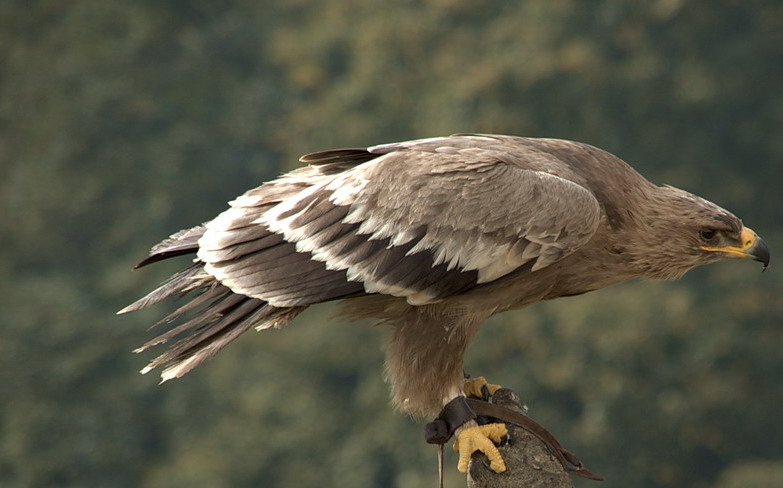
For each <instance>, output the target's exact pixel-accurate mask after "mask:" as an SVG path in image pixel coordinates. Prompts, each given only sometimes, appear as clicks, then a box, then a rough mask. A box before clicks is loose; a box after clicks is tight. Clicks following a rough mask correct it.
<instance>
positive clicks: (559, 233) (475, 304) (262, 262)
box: [121, 134, 769, 472]
mask: <svg viewBox="0 0 783 488" xmlns="http://www.w3.org/2000/svg"><path fill="white" fill-rule="evenodd" d="M300 161H301V162H302V163H306V166H304V167H301V168H299V169H296V170H294V171H291V172H290V173H287V174H285V175H283V176H281V177H279V178H277V179H275V180H272V181H269V182H267V183H264V184H263V185H261V186H259V187H258V188H255V189H252V190H250V191H248V192H247V193H245V194H243V195H242V196H240V197H238V198H237V199H236V200H234V201H232V202H230V208H229V209H228V210H226V211H225V212H223V213H222V214H220V215H218V216H217V217H216V218H215V219H214V220H211V221H209V222H206V223H205V224H203V225H199V226H196V227H193V228H191V229H187V230H183V231H180V232H177V233H176V234H173V235H172V236H170V237H169V238H167V239H165V240H164V241H163V242H161V243H159V244H157V245H156V246H154V247H153V248H152V251H151V253H150V255H149V257H147V258H146V259H145V260H143V261H142V262H141V263H139V265H138V266H137V267H140V266H144V265H147V264H150V263H153V262H156V261H159V260H162V259H167V258H170V257H173V256H179V255H194V257H193V259H192V262H191V263H190V264H189V265H188V266H187V267H185V268H184V269H183V270H182V271H180V272H178V273H177V274H175V275H174V276H172V277H171V278H170V279H169V280H168V281H166V282H165V283H164V284H162V285H161V286H160V287H159V288H158V289H156V290H154V291H153V292H151V293H150V294H149V295H147V296H146V297H144V298H142V299H141V300H139V301H137V302H135V303H134V304H132V305H130V306H128V307H126V308H125V309H123V310H122V311H121V312H128V311H132V310H137V309H140V308H143V307H146V306H148V305H151V304H153V303H156V302H159V301H160V300H162V299H164V298H167V297H170V296H187V297H189V298H190V301H188V302H186V303H185V304H184V305H182V306H181V307H180V308H178V309H177V310H175V311H174V312H173V313H171V314H169V315H168V316H166V317H164V318H163V319H162V320H161V321H160V323H171V322H174V324H173V325H172V328H171V329H170V330H168V331H167V332H165V333H164V334H162V335H160V336H158V337H156V338H154V339H152V340H151V341H149V342H148V343H146V344H144V345H143V346H142V347H141V348H139V349H138V350H137V351H143V350H146V349H147V348H149V347H151V346H154V345H157V344H162V343H167V342H169V341H170V340H172V339H175V338H176V339H178V340H176V341H175V342H174V343H173V344H172V345H171V346H170V347H169V348H168V350H167V351H166V352H164V353H163V354H161V355H160V356H158V357H157V358H156V359H154V360H153V361H152V362H151V363H150V364H149V365H148V366H147V367H146V368H144V369H143V370H142V372H144V373H146V372H148V371H149V370H151V369H153V368H155V367H157V366H162V365H163V366H165V369H163V373H162V378H163V380H164V381H165V380H168V379H172V378H178V377H180V376H182V375H184V374H185V373H187V372H188V371H190V370H192V369H193V368H194V367H195V366H197V365H199V364H200V363H202V362H204V361H205V360H206V359H208V358H209V357H211V356H213V355H214V354H215V353H217V352H218V351H220V350H221V349H222V348H223V347H225V346H226V345H227V344H228V343H229V342H231V341H233V340H234V339H236V338H237V337H238V336H239V335H241V334H242V333H243V332H245V331H247V330H248V329H250V328H251V327H255V328H256V329H258V330H261V329H267V328H270V327H282V326H284V325H286V324H287V323H289V322H290V321H291V320H292V319H293V318H294V317H295V316H296V315H297V314H298V313H300V312H301V311H302V310H304V309H305V308H307V307H308V306H310V305H315V304H318V303H323V302H328V301H332V300H341V301H342V302H341V307H342V308H341V310H342V313H343V314H345V315H346V316H348V317H350V318H369V317H371V318H375V319H379V320H380V321H382V322H385V323H388V324H390V326H391V327H392V328H393V332H392V334H391V337H390V340H389V344H388V347H387V349H386V364H385V371H386V376H387V380H388V383H389V385H390V387H391V396H392V399H393V403H394V404H395V406H396V407H398V408H399V409H400V410H402V411H404V412H407V413H409V414H411V415H414V416H433V415H436V414H438V413H439V412H440V411H441V410H442V409H443V407H444V406H445V405H448V404H453V403H454V402H455V401H456V402H459V401H460V400H461V399H462V400H464V395H466V391H467V392H468V393H467V394H469V393H470V392H471V391H475V390H476V385H475V384H472V385H469V386H470V387H469V388H468V389H467V390H466V389H464V386H465V385H464V376H463V374H464V373H463V354H464V353H465V350H466V348H467V347H468V345H469V344H470V342H471V340H472V339H473V337H474V336H475V334H476V332H477V330H478V329H479V327H480V326H481V324H482V322H483V321H484V320H485V319H486V318H488V317H490V316H491V315H494V314H496V313H499V312H503V311H506V310H510V309H516V308H519V307H524V306H527V305H531V304H533V303H536V302H540V301H542V300H550V299H553V298H557V297H563V296H572V295H579V294H582V293H585V292H589V291H592V290H597V289H599V288H604V287H607V286H610V285H614V284H617V283H620V282H623V281H626V280H629V279H631V278H635V277H646V278H658V279H674V278H678V277H680V276H682V275H683V274H684V273H685V272H687V271H688V270H690V269H692V268H694V267H696V266H700V265H703V264H707V263H712V262H716V261H720V260H722V259H725V258H732V257H741V258H750V259H754V260H756V261H761V262H762V263H763V264H764V267H766V266H767V265H768V264H769V250H768V248H767V246H766V244H765V243H764V241H762V240H761V239H760V238H759V237H758V236H757V235H756V233H755V232H753V231H752V230H751V229H750V228H748V227H745V226H744V225H743V224H742V221H741V220H740V219H738V218H737V217H735V216H734V215H732V214H731V213H729V212H728V211H726V210H724V209H722V208H720V207H719V206H717V205H715V204H713V203H711V202H709V201H707V200H704V199H702V198H700V197H697V196H695V195H692V194H690V193H688V192H685V191H683V190H679V189H677V188H674V187H671V186H657V185H654V184H652V183H650V182H649V181H647V180H646V179H645V178H644V177H642V176H641V175H640V174H639V173H637V172H636V171H634V170H633V169H632V168H631V167H630V166H629V165H628V164H626V163H625V162H623V161H622V160H620V159H619V158H617V157H615V156H613V155H611V154H609V153H607V152H605V151H602V150H600V149H597V148H595V147H592V146H590V145H587V144H581V143H577V142H571V141H565V140H557V139H533V138H523V137H512V136H502V135H485V134H456V135H452V136H449V137H435V138H430V139H420V140H414V141H408V142H400V143H393V144H382V145H378V146H372V147H368V148H362V149H337V150H330V151H324V152H318V153H314V154H308V155H306V156H303V157H302V158H301V159H300ZM479 386H480V385H479ZM460 422H461V424H460V425H459V426H458V428H457V429H456V434H457V442H458V443H459V444H460V446H461V452H460V461H459V464H458V468H459V469H460V470H461V471H464V470H465V469H466V468H467V465H468V460H469V459H470V454H471V453H472V451H475V450H481V451H483V452H485V453H486V454H487V455H488V457H489V458H490V460H491V461H492V468H493V469H495V470H496V471H498V472H500V471H503V470H504V469H505V467H504V465H503V460H502V458H501V456H500V454H499V453H498V451H497V450H496V448H495V446H494V445H493V443H492V440H495V441H497V440H498V437H499V436H500V435H502V434H503V432H504V429H502V428H500V429H497V428H487V426H478V425H477V424H476V422H475V420H473V419H471V418H470V416H467V417H466V418H464V419H461V420H460ZM495 427H497V425H496V426H495Z"/></svg>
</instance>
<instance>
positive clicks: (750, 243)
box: [701, 227, 769, 271]
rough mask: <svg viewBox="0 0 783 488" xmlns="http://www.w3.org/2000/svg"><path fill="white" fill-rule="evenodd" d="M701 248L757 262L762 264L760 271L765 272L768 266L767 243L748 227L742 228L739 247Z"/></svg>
mask: <svg viewBox="0 0 783 488" xmlns="http://www.w3.org/2000/svg"><path fill="white" fill-rule="evenodd" d="M701 248H702V249H703V250H705V251H715V252H722V253H726V254H729V255H731V256H733V257H737V258H745V259H752V260H754V261H759V262H760V263H762V264H764V268H763V269H762V271H764V270H766V269H767V266H769V247H767V243H766V242H764V239H762V238H761V237H759V236H758V235H757V234H756V233H755V232H753V230H752V229H750V228H748V227H743V229H742V233H741V234H740V245H739V246H725V247H707V246H702V247H701Z"/></svg>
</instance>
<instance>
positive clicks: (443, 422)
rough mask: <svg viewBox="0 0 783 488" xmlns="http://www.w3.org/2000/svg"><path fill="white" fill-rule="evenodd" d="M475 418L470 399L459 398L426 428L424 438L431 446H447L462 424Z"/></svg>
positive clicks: (447, 406) (451, 402) (444, 408)
mask: <svg viewBox="0 0 783 488" xmlns="http://www.w3.org/2000/svg"><path fill="white" fill-rule="evenodd" d="M475 418H476V412H474V411H473V410H472V409H471V407H470V405H468V399H467V398H465V397H464V396H458V397H457V398H455V399H454V400H452V401H450V402H449V403H447V404H446V405H444V406H443V410H441V412H440V415H439V416H438V418H436V419H435V420H433V421H432V422H430V423H428V424H427V425H425V426H424V438H425V440H426V441H427V443H429V444H441V445H442V444H445V443H447V442H448V441H449V439H451V436H453V435H454V432H455V431H456V430H457V429H458V428H459V427H460V426H461V425H462V424H464V423H465V422H468V421H470V420H474V419H475Z"/></svg>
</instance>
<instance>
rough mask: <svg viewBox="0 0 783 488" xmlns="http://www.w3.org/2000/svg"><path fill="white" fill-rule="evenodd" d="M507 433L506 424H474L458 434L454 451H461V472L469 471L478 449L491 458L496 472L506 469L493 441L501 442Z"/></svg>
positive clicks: (459, 464) (459, 463)
mask: <svg viewBox="0 0 783 488" xmlns="http://www.w3.org/2000/svg"><path fill="white" fill-rule="evenodd" d="M476 379H478V378H476ZM506 434H508V431H507V430H506V424H486V425H474V426H472V427H466V428H464V429H462V431H460V432H459V433H458V434H457V440H456V441H454V451H456V452H458V453H459V461H458V462H457V470H459V471H460V472H461V473H465V472H467V470H468V463H470V456H471V455H472V454H473V453H474V452H476V451H481V452H483V453H484V454H485V455H486V456H487V459H489V467H490V468H492V470H493V471H494V472H496V473H502V472H503V471H505V470H506V463H505V462H504V461H503V457H502V456H501V455H500V451H498V448H497V447H495V444H493V442H495V443H497V442H500V439H501V438H502V437H503V436H504V435H506Z"/></svg>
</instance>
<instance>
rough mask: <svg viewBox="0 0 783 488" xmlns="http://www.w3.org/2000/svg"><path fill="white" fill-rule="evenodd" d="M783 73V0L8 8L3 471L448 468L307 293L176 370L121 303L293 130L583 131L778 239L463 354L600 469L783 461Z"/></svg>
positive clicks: (272, 169) (23, 478) (577, 134)
mask: <svg viewBox="0 0 783 488" xmlns="http://www.w3.org/2000/svg"><path fill="white" fill-rule="evenodd" d="M781 86H783V3H781V2H779V1H777V0H742V1H740V0H715V1H712V2H698V1H695V0H692V1H688V0H655V1H649V2H622V1H619V0H602V1H595V2H583V1H578V0H556V1H551V0H550V1H543V0H541V1H539V0H533V1H529V2H508V1H504V0H430V1H427V2H417V1H411V0H402V1H396V2H380V1H367V0H340V1H337V0H331V1H330V0H264V1H249V0H230V1H225V2H213V1H205V0H192V1H174V0H171V1H148V0H142V1H135V2H115V1H103V0H78V1H75V2H62V1H57V0H42V1H19V0H6V1H5V2H3V3H2V4H0V211H2V216H3V217H2V218H0V253H1V254H0V255H1V256H2V259H0V276H2V277H3V279H2V280H0V310H2V315H1V316H0V317H1V318H0V433H2V435H0V486H3V487H14V488H16V487H33V486H35V487H49V486H52V487H54V486H57V487H62V486H74V487H77V486H79V487H81V486H107V487H108V486H112V487H124V486H127V487H172V486H190V487H194V488H195V487H216V486H219V487H223V486H225V487H249V486H269V487H273V486H274V487H300V486H302V487H304V486H313V487H315V486H318V487H323V486H341V487H367V486H378V487H406V488H407V487H420V486H421V487H424V486H432V485H433V484H434V483H435V479H436V471H435V451H434V448H432V447H431V446H428V445H426V444H425V443H424V442H423V440H422V434H421V426H420V424H417V423H416V422H415V421H413V420H411V419H408V418H406V417H404V416H402V415H399V414H395V413H394V412H392V410H391V407H390V406H389V404H388V401H387V398H388V394H387V391H386V387H385V385H384V383H383V380H382V366H381V365H382V351H381V346H382V343H383V339H384V337H385V335H386V333H387V331H385V330H384V329H383V328H374V327H370V324H368V323H343V322H340V321H337V320H334V319H332V318H330V315H331V313H332V311H333V309H332V308H331V307H330V306H329V305H324V306H319V307H314V308H312V309H311V310H309V311H308V312H307V313H305V314H303V315H302V316H300V317H299V319H297V322H296V323H295V324H293V325H292V326H289V327H287V328H285V329H284V330H281V331H265V332H264V333H259V334H256V333H248V334H246V335H245V336H243V337H242V338H240V339H239V340H238V341H236V343H235V344H232V345H231V346H230V347H229V348H227V349H226V350H225V351H223V352H222V353H221V354H220V355H218V356H217V357H216V358H215V359H213V360H211V361H210V362H209V363H208V364H206V365H204V366H202V367H200V368H198V369H197V370H196V371H194V372H193V373H191V374H189V375H188V376H187V377H185V378H183V379H181V380H177V381H174V382H169V383H166V384H165V385H163V386H157V380H156V378H155V377H153V376H152V375H148V376H141V375H138V374H137V371H138V370H139V369H140V368H141V367H142V366H143V365H144V364H145V361H146V360H147V359H149V358H150V357H151V356H143V357H140V356H138V355H133V354H131V353H130V351H131V350H132V349H133V348H135V347H137V346H138V345H140V344H141V343H143V342H145V341H146V340H148V339H149V338H151V334H150V333H145V328H146V327H147V325H148V324H151V323H153V322H154V321H155V320H157V318H158V317H160V316H161V315H162V314H163V313H164V311H165V310H166V306H165V305H164V306H160V307H158V308H156V309H155V310H152V311H145V312H141V313H136V314H132V315H129V316H122V317H115V315H114V312H115V311H116V310H118V309H120V308H122V307H123V306H124V305H126V304H127V303H129V302H130V301H132V300H133V299H135V298H137V297H138V296H140V295H141V294H143V293H145V292H146V291H147V290H149V289H150V288H151V287H153V286H154V285H156V284H157V283H158V282H160V281H162V280H164V279H165V278H166V277H167V276H168V274H170V273H171V272H172V271H174V270H175V269H177V268H178V267H179V266H181V265H182V262H181V261H180V262H179V263H165V264H161V265H157V266H155V267H153V268H150V269H144V270H142V271H137V272H133V273H131V272H130V268H131V267H132V266H133V265H134V264H135V263H136V262H137V261H138V260H140V259H141V258H142V257H143V256H144V255H145V252H146V250H147V249H148V248H149V247H150V246H151V245H152V244H154V243H155V242H157V241H158V240H160V239H162V238H163V237H165V236H167V235H168V234H170V233H173V232H174V231H177V230H179V229H181V228H185V227H189V226H192V225H195V224H198V223H200V222H202V221H205V220H207V219H209V218H211V217H213V216H214V215H216V214H217V213H218V212H220V211H222V210H223V209H224V208H225V201H227V200H229V199H231V198H233V197H234V196H236V195H237V194H239V193H241V192H243V191H244V190H246V189H249V188H250V187H253V186H256V185H257V184H259V183H261V182H262V181H264V180H266V179H269V178H272V177H274V176H275V175H277V174H279V173H280V172H281V171H284V170H287V169H290V168H293V167H294V166H296V164H297V163H296V158H297V157H298V156H299V155H300V154H303V153H307V152H311V151H316V150H320V149H328V148H334V147H350V146H359V145H371V144H376V143H382V142H391V141H395V140H400V139H405V138H418V137H430V136H436V135H446V134H449V133H454V132H497V133H508V134H515V135H526V136H546V137H559V138H565V139H574V140H579V141H583V142H588V143H591V144H593V145H596V146H599V147H601V148H604V149H606V150H609V151H611V152H613V153H615V154H617V155H618V156H620V157H622V158H623V159H625V160H626V161H628V162H630V163H631V164H632V165H633V166H634V167H636V168H637V169H638V170H639V171H640V172H642V173H643V174H644V175H646V176H647V177H648V178H650V179H651V180H653V181H655V182H657V183H668V184H672V185H675V186H678V187H681V188H685V189H688V190H690V191H693V192H694V193H697V194H700V195H702V196H704V197H706V198H709V199H711V200H713V201H715V202H717V203H719V204H720V205H722V206H724V207H726V208H728V209H730V210H732V211H733V212H735V213H736V214H738V215H739V216H741V217H742V218H743V219H744V220H745V222H746V223H747V224H748V225H749V226H751V227H753V228H754V229H755V230H756V231H758V232H759V233H760V234H761V235H762V236H763V237H764V238H765V239H766V240H767V241H768V243H770V247H771V249H772V255H773V265H772V267H771V268H770V270H769V271H768V272H767V273H765V274H764V275H761V274H760V273H759V272H758V267H757V266H753V265H751V264H750V263H748V262H729V263H723V264H718V265H713V266H711V267H708V268H705V269H700V270H697V271H694V272H692V273H690V274H689V275H688V276H686V278H685V279H683V280H682V281H679V282H675V283H660V282H633V283H629V284H624V285H621V286H618V287H615V288H612V289H609V290H603V291H600V292H596V293H592V294H588V295H585V296H581V297H577V298H569V299H563V300H557V301H554V302H552V303H547V304H542V305H539V306H536V307H532V308H529V309H525V310H521V311H518V312H514V313H507V314H503V315H500V316H497V317H494V318H493V319H492V320H491V321H490V322H489V323H488V324H487V325H486V326H485V327H484V329H483V330H482V332H481V333H480V336H479V337H478V339H477V341H476V343H475V344H474V346H473V347H472V349H471V350H470V352H469V353H468V356H467V369H468V371H469V372H473V373H476V374H484V375H486V376H488V377H489V379H490V380H491V381H493V382H496V383H500V384H503V385H505V386H508V387H511V388H513V389H514V390H516V391H517V392H518V393H519V394H520V395H521V396H522V397H523V399H524V400H525V401H526V403H527V404H528V406H529V407H530V410H531V414H532V416H533V417H534V418H536V419H537V420H539V421H541V422H542V423H543V424H544V425H546V426H547V427H548V428H550V430H551V431H553V432H554V433H555V434H557V435H558V437H559V438H560V440H561V441H562V442H563V444H564V445H565V446H566V447H568V448H569V449H571V450H573V451H574V452H576V453H577V454H579V455H580V457H581V458H582V459H583V460H584V461H585V462H586V463H587V464H588V465H589V466H590V467H591V468H593V469H594V470H595V471H596V472H598V473H601V474H602V475H604V476H605V477H606V478H607V481H605V482H604V483H603V484H602V485H601V486H603V487H605V488H613V487H627V486H633V487H642V488H647V487H650V488H652V487H684V486H689V487H715V488H735V487H757V486H758V487H773V486H781V485H783V443H781V442H780V439H781V438H783V417H781V416H780V414H779V410H780V405H781V404H783V381H781V371H783V354H782V353H781V350H782V349H783V348H782V347H781V346H783V328H781V324H782V323H783V298H781V295H782V294H783V280H782V279H781V278H780V276H781V275H780V273H779V271H778V266H776V264H777V263H776V262H775V258H776V257H777V256H780V255H781V251H783V247H781V245H780V243H781V242H783V225H781V224H782V223H783V200H782V199H781V194H780V186H781V184H783V137H781V136H780V134H781V130H782V129H783V91H781V89H780V87H781ZM186 259H187V258H186ZM170 305H171V304H169V306H170ZM152 354H154V353H152ZM447 462H448V463H449V467H450V468H451V467H452V466H453V464H454V463H455V462H456V461H455V459H454V458H453V457H448V458H447ZM447 483H448V484H449V486H463V484H464V480H462V479H461V476H459V475H458V473H456V470H454V469H448V470H447ZM577 485H578V486H580V487H581V486H592V482H589V481H583V480H577ZM596 486H597V485H596Z"/></svg>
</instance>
